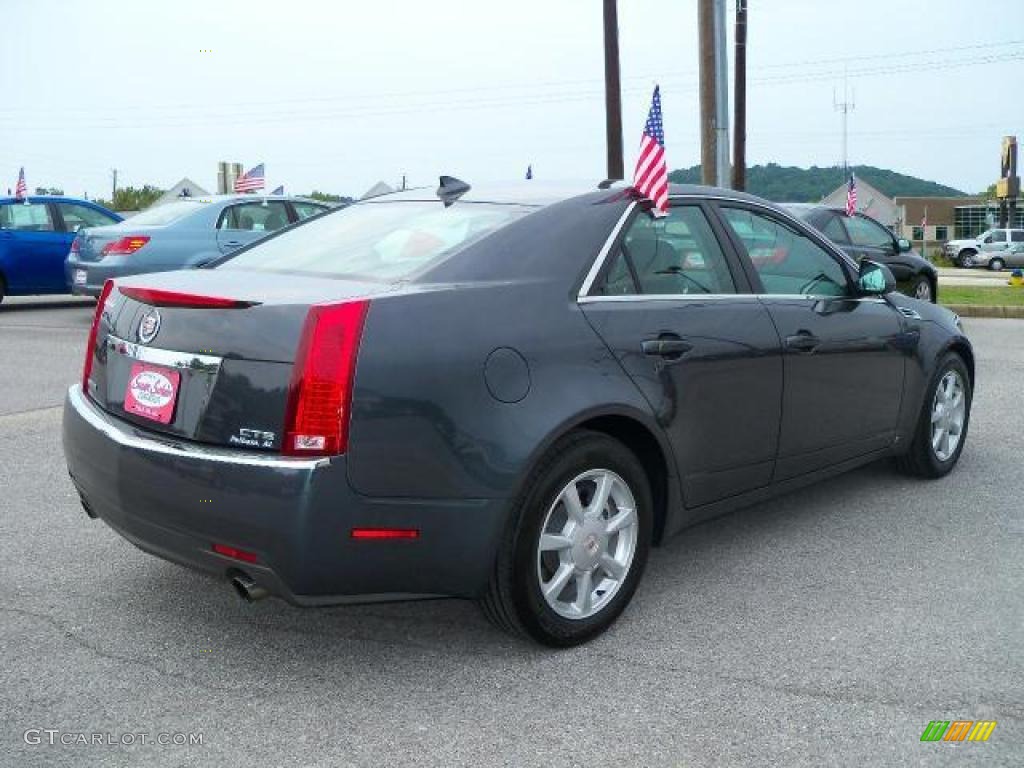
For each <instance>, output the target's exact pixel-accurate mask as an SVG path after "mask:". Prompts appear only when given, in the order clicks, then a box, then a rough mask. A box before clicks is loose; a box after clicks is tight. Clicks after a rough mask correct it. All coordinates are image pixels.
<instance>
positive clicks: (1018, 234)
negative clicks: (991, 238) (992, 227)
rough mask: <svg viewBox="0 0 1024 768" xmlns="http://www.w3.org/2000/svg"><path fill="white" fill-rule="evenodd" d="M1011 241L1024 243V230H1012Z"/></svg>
mask: <svg viewBox="0 0 1024 768" xmlns="http://www.w3.org/2000/svg"><path fill="white" fill-rule="evenodd" d="M1010 241H1011V242H1014V243H1024V229H1014V230H1011V232H1010Z"/></svg>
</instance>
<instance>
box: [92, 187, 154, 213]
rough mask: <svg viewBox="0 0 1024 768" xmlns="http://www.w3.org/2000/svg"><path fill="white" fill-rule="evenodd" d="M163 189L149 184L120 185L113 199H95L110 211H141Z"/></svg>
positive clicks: (151, 202) (150, 203)
mask: <svg viewBox="0 0 1024 768" xmlns="http://www.w3.org/2000/svg"><path fill="white" fill-rule="evenodd" d="M163 193H164V191H163V190H162V189H159V188H157V187H154V186H152V185H150V184H146V185H144V186H142V187H121V188H120V189H119V190H117V192H116V193H115V195H114V199H113V200H102V199H97V200H96V202H97V203H99V204H100V205H102V206H104V207H105V208H109V209H110V210H112V211H141V210H143V209H144V208H148V207H149V206H151V205H152V204H153V203H155V202H156V200H157V198H158V197H160V195H162V194H163Z"/></svg>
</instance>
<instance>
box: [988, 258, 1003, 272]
mask: <svg viewBox="0 0 1024 768" xmlns="http://www.w3.org/2000/svg"><path fill="white" fill-rule="evenodd" d="M1005 266H1006V262H1005V261H1003V260H1002V259H1001V258H999V257H998V256H996V257H995V258H994V259H992V260H991V261H990V262H989V263H988V268H989V269H991V270H992V271H993V272H1002V271H1003V267H1005Z"/></svg>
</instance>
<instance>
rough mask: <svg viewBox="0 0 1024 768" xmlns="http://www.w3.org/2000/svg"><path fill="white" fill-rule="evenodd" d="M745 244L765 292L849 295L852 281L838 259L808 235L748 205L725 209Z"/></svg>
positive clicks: (731, 226) (723, 209)
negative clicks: (750, 208)
mask: <svg viewBox="0 0 1024 768" xmlns="http://www.w3.org/2000/svg"><path fill="white" fill-rule="evenodd" d="M722 214H723V216H724V217H725V220H726V221H727V222H728V224H729V227H730V228H731V229H732V231H733V232H735V233H736V236H737V237H738V238H739V239H740V241H741V242H742V243H743V246H744V247H745V248H746V251H747V256H748V257H749V258H750V261H751V263H752V264H753V265H754V269H755V270H757V274H758V275H759V276H760V278H761V283H762V285H763V286H764V292H765V293H770V294H782V295H807V296H846V295H849V282H848V280H847V277H846V272H845V271H844V270H843V268H842V266H841V265H840V264H839V262H838V261H837V260H836V258H835V257H834V256H833V255H832V254H831V253H829V252H828V251H826V250H825V249H824V248H822V247H821V246H819V245H818V244H817V243H815V242H814V241H813V240H811V239H810V238H809V237H807V236H806V235H804V234H802V233H800V232H797V231H796V230H795V229H792V228H791V227H790V226H788V225H787V224H784V223H782V222H781V221H780V220H778V219H775V218H773V217H771V216H767V215H764V214H760V213H754V212H753V211H751V210H748V209H745V208H725V207H723V208H722Z"/></svg>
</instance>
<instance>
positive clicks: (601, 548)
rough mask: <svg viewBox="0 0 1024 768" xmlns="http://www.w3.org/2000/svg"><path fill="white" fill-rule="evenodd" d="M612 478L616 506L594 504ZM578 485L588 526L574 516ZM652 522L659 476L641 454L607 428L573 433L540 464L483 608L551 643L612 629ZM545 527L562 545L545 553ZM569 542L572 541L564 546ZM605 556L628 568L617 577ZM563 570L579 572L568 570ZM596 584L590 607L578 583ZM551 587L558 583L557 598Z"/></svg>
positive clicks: (517, 509)
mask: <svg viewBox="0 0 1024 768" xmlns="http://www.w3.org/2000/svg"><path fill="white" fill-rule="evenodd" d="M604 479H606V480H607V481H608V483H609V487H610V488H611V491H610V493H609V494H608V495H607V498H608V503H607V504H606V505H604V506H603V508H602V509H600V510H598V509H597V508H596V506H594V507H593V508H589V509H588V505H589V504H590V502H592V501H593V497H594V495H596V490H597V487H598V486H597V483H598V481H602V480H604ZM570 485H572V487H573V488H575V489H576V493H577V497H578V498H579V500H580V502H581V506H582V509H580V510H579V511H578V517H579V521H582V524H581V522H579V521H576V522H574V521H573V520H572V519H570V516H569V515H568V508H569V507H568V505H567V504H566V502H565V501H564V496H563V492H564V491H566V490H567V489H568V488H569V486H570ZM630 498H631V499H632V503H633V509H634V510H635V513H634V514H633V515H632V518H631V519H632V522H631V523H629V525H628V527H626V528H623V530H621V531H619V532H617V533H615V532H613V533H610V534H609V533H606V532H605V530H604V529H605V528H606V527H607V525H608V523H609V521H610V520H612V519H620V520H622V521H626V520H628V519H630V516H629V515H628V514H626V513H623V512H619V511H617V510H622V509H627V508H628V505H629V502H630ZM588 512H589V513H590V514H587V513H588ZM652 527H653V502H652V497H651V489H650V483H649V481H648V479H647V475H646V473H645V472H644V469H643V467H642V466H641V464H640V462H639V461H638V460H637V458H636V456H635V455H634V454H633V452H632V451H630V450H629V449H628V448H627V447H626V446H625V445H623V444H622V443H620V442H619V441H618V440H615V439H613V438H611V437H609V436H607V435H604V434H601V433H598V432H590V431H584V430H581V431H577V432H573V433H570V434H569V435H567V436H566V437H564V438H562V439H560V440H559V441H558V442H556V443H555V445H554V446H552V448H551V449H550V450H549V451H548V452H547V453H546V454H545V456H544V458H543V459H541V460H540V461H539V462H538V464H537V466H536V467H535V468H534V469H533V471H532V472H531V473H530V476H529V478H528V479H527V481H526V483H525V485H524V490H523V491H522V493H521V494H520V496H519V497H518V498H517V499H516V500H515V501H514V503H513V506H512V508H511V510H510V515H509V522H508V525H507V528H506V531H505V535H504V536H503V538H502V541H501V544H500V546H499V551H498V555H497V558H496V563H495V570H494V574H493V575H492V578H491V583H490V585H489V586H488V589H487V592H486V594H485V595H484V596H483V598H482V599H481V600H480V603H481V608H482V609H483V611H484V614H485V615H486V616H487V618H488V619H490V620H491V622H492V623H494V624H495V625H497V626H498V627H500V628H501V629H503V630H506V631H508V632H512V633H513V634H520V635H525V636H527V637H530V638H532V639H534V640H536V641H537V642H539V643H543V644H544V645H549V646H553V647H559V648H565V647H569V646H573V645H579V644H580V643H584V642H586V641H588V640H590V639H591V638H593V637H595V636H597V635H599V634H600V633H602V632H603V631H604V630H606V629H607V628H608V627H609V626H611V624H612V623H613V622H614V621H615V620H616V619H617V618H618V617H619V615H620V614H621V613H622V611H623V609H625V607H626V605H627V604H628V603H629V601H630V599H632V597H633V593H634V592H635V591H636V587H637V584H638V583H639V582H640V578H641V576H642V575H643V570H644V566H645V565H646V564H647V555H648V552H649V550H650V542H651V533H652ZM542 532H544V533H546V542H547V543H548V546H549V547H552V546H553V548H551V549H549V550H548V551H543V552H542V551H541V550H540V543H541V534H542ZM551 542H554V545H552V544H551ZM560 542H570V543H571V546H566V547H558V546H557V544H558V543H560ZM606 557H607V558H609V559H611V560H613V561H614V562H615V563H617V564H618V568H622V571H621V573H620V577H619V578H618V579H616V578H615V577H614V574H613V572H612V571H611V570H605V568H606V567H608V566H606V565H604V564H602V563H601V560H602V559H603V558H606ZM605 562H607V561H605ZM609 565H611V563H609ZM623 566H624V568H623ZM588 570H589V573H590V576H589V577H588V576H586V575H585V574H586V573H587V572H588ZM563 572H565V573H569V574H570V575H569V576H568V577H563V576H561V574H562V573H563ZM588 579H589V581H588ZM559 581H561V583H562V586H561V587H559V586H558V582H559ZM588 583H589V584H590V586H591V587H592V589H590V590H587V591H586V593H585V594H587V595H588V596H589V597H590V599H591V602H590V603H589V606H588V605H587V603H585V602H583V601H582V600H581V599H580V594H581V593H580V589H579V587H580V585H581V584H583V585H586V584H588ZM542 585H547V586H548V587H549V594H550V595H551V597H550V598H549V597H545V595H544V592H543V591H542ZM602 586H603V587H604V590H603V591H602V590H601V589H600V588H601V587H602ZM584 588H585V587H584ZM581 604H582V605H583V606H584V608H583V609H582V610H581V607H580V606H581ZM577 613H578V614H579V615H576V614H577Z"/></svg>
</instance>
